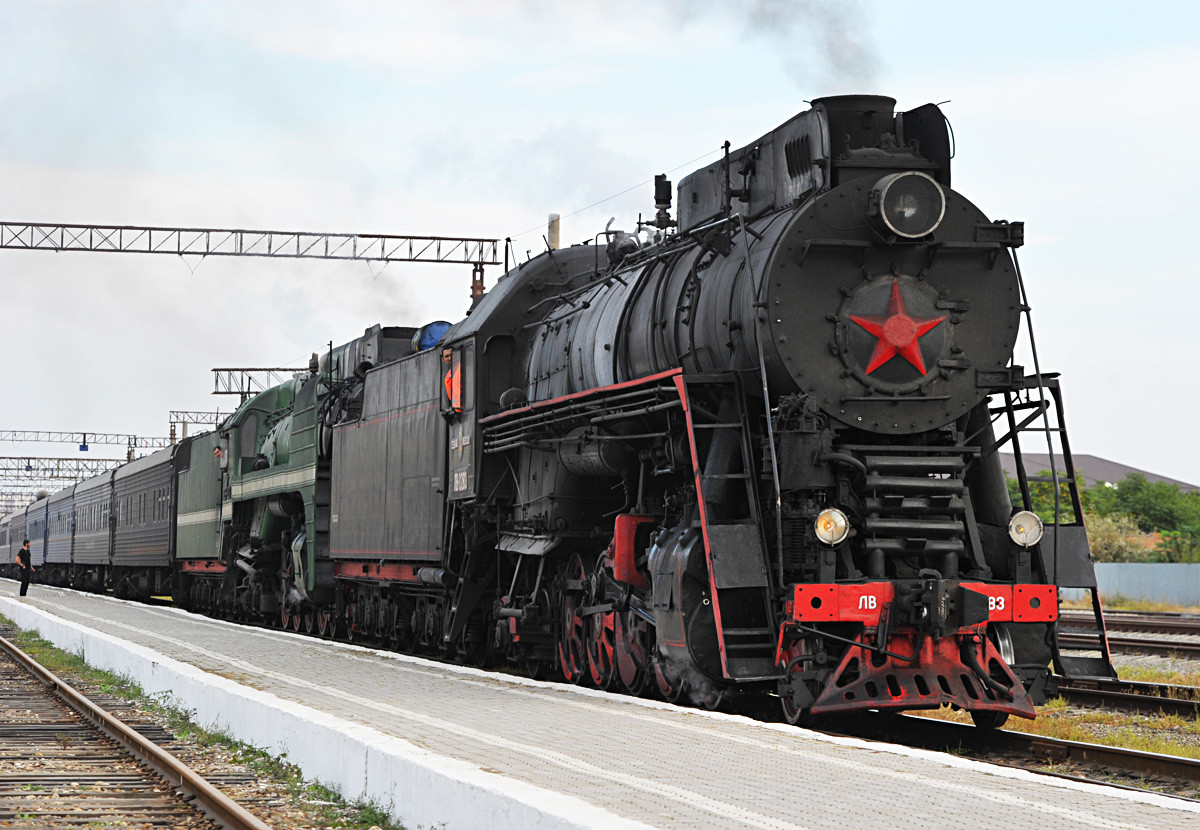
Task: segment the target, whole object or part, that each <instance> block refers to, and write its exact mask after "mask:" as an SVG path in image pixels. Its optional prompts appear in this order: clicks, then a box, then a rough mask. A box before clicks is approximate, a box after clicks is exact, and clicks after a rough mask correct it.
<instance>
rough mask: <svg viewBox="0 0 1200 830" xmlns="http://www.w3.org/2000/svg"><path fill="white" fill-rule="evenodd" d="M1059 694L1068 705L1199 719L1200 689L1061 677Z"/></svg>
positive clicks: (1131, 681)
mask: <svg viewBox="0 0 1200 830" xmlns="http://www.w3.org/2000/svg"><path fill="white" fill-rule="evenodd" d="M1058 694H1059V696H1060V697H1062V698H1064V699H1065V700H1066V701H1067V702H1069V703H1073V704H1077V705H1082V706H1102V707H1104V708H1108V709H1120V710H1122V711H1126V712H1142V713H1145V714H1157V713H1164V714H1173V715H1182V716H1183V717H1188V718H1195V717H1200V688H1196V687H1194V686H1176V685H1171V684H1167V683H1140V682H1137V681H1133V680H1110V679H1108V678H1086V679H1076V680H1070V679H1067V678H1065V677H1060V678H1058Z"/></svg>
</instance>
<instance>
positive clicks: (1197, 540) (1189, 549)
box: [1154, 528, 1200, 562]
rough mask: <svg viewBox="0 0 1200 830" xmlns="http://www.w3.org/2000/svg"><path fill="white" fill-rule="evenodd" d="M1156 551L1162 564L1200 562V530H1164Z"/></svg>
mask: <svg viewBox="0 0 1200 830" xmlns="http://www.w3.org/2000/svg"><path fill="white" fill-rule="evenodd" d="M1154 551H1155V553H1157V554H1158V555H1159V556H1161V557H1162V559H1161V560H1160V561H1162V562H1200V530H1197V529H1196V528H1189V529H1187V530H1164V531H1163V534H1162V541H1161V542H1159V543H1158V547H1156V548H1155V549H1154Z"/></svg>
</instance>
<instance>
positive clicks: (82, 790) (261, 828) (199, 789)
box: [0, 637, 269, 830]
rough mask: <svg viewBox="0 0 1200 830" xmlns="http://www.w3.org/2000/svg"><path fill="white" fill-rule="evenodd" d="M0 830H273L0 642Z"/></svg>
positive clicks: (24, 655) (61, 682)
mask: <svg viewBox="0 0 1200 830" xmlns="http://www.w3.org/2000/svg"><path fill="white" fill-rule="evenodd" d="M0 769H3V770H5V771H4V772H0V824H3V825H5V826H22V827H56V828H57V827H64V828H65V827H101V826H121V827H171V828H177V829H179V830H183V829H185V828H186V829H187V830H191V828H211V827H214V826H216V827H225V828H230V830H269V825H267V824H266V823H264V822H263V821H261V820H260V819H258V818H257V817H255V816H254V815H252V814H251V813H249V812H248V811H246V810H245V809H244V808H243V807H241V806H239V805H238V804H236V803H234V802H233V801H231V800H230V799H229V798H228V797H226V796H225V795H224V794H223V793H221V791H220V790H218V789H216V788H215V787H214V786H213V785H212V784H211V783H209V782H208V781H206V780H205V779H203V778H201V777H200V776H199V775H197V774H196V773H195V772H193V771H192V770H191V769H190V768H188V767H187V766H185V765H184V764H182V763H181V762H180V761H179V760H178V759H176V758H175V757H174V756H173V755H171V754H170V753H169V752H167V751H166V750H164V749H162V748H161V747H159V746H158V745H157V744H155V743H154V742H153V741H151V740H150V739H149V738H147V737H145V736H143V735H141V734H139V733H138V732H136V731H135V730H133V729H131V728H130V727H129V726H127V725H126V724H124V723H122V722H121V721H120V720H118V719H117V718H115V717H113V716H112V715H110V714H109V713H108V712H106V711H104V710H103V709H101V708H99V707H98V706H96V704H94V703H93V702H92V701H90V700H88V699H87V698H85V697H84V696H83V695H81V694H79V693H78V692H77V691H75V690H74V689H72V688H71V687H70V686H68V685H67V684H65V683H64V682H63V681H61V680H60V679H59V678H57V677H56V676H55V675H54V674H52V673H51V672H49V671H48V670H46V669H45V668H44V667H42V666H41V665H39V664H38V663H37V662H36V661H34V660H33V659H32V658H30V657H29V656H28V655H27V654H25V653H24V652H23V651H21V650H20V649H18V648H17V647H16V646H14V645H13V644H12V643H10V642H9V641H8V640H7V639H4V638H3V637H0Z"/></svg>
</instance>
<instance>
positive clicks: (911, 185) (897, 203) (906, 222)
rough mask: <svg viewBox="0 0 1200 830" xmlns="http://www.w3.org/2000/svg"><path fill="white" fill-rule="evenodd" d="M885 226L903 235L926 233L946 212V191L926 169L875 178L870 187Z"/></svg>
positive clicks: (934, 227)
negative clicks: (926, 172)
mask: <svg viewBox="0 0 1200 830" xmlns="http://www.w3.org/2000/svg"><path fill="white" fill-rule="evenodd" d="M872 195H873V197H874V203H875V205H877V206H878V210H879V219H880V221H881V222H883V225H884V227H885V228H886V229H887V230H888V231H890V232H891V233H894V234H896V235H897V236H903V237H904V238H905V239H916V238H917V237H921V236H928V235H929V234H931V233H933V232H934V230H936V229H937V226H938V225H940V224H941V223H942V217H943V216H945V215H946V194H945V193H943V192H942V188H941V186H940V185H938V183H937V182H935V181H934V180H933V179H932V178H930V177H929V176H928V175H926V174H925V173H918V172H916V171H915V170H910V171H908V172H906V173H892V174H891V175H889V176H884V177H883V178H882V179H880V180H879V181H877V182H875V187H874V189H873V191H872Z"/></svg>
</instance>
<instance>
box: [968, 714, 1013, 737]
mask: <svg viewBox="0 0 1200 830" xmlns="http://www.w3.org/2000/svg"><path fill="white" fill-rule="evenodd" d="M971 720H972V721H974V722H975V726H976V727H978V728H979V729H983V730H985V731H988V732H990V731H991V730H993V729H999V728H1000V727H1001V726H1004V724H1005V722H1006V721H1007V720H1008V712H997V711H996V710H995V709H972V710H971Z"/></svg>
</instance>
